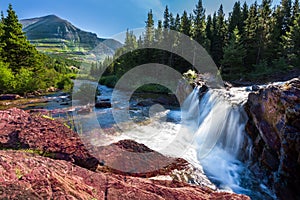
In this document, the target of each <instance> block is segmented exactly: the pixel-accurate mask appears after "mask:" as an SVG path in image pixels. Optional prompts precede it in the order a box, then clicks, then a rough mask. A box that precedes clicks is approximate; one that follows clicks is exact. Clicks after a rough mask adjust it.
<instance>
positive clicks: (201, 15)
mask: <svg viewBox="0 0 300 200" xmlns="http://www.w3.org/2000/svg"><path fill="white" fill-rule="evenodd" d="M193 12H194V15H195V17H194V36H193V38H194V39H195V40H196V41H197V42H198V43H199V44H201V45H203V46H207V38H206V34H205V9H204V8H203V5H202V0H199V1H198V4H197V5H196V9H194V11H193Z"/></svg>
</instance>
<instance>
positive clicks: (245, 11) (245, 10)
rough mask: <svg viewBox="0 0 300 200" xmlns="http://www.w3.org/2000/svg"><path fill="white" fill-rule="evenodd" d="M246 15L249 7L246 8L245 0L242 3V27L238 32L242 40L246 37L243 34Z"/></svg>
mask: <svg viewBox="0 0 300 200" xmlns="http://www.w3.org/2000/svg"><path fill="white" fill-rule="evenodd" d="M248 15H249V9H248V5H247V3H246V2H245V3H244V4H243V8H242V24H243V25H242V29H241V30H240V34H241V37H242V40H245V38H246V34H245V27H246V21H247V19H248Z"/></svg>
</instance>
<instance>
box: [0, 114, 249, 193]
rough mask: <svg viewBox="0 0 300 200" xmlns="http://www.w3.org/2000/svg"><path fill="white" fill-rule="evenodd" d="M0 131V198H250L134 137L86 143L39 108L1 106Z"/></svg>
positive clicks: (183, 161)
mask: <svg viewBox="0 0 300 200" xmlns="http://www.w3.org/2000/svg"><path fill="white" fill-rule="evenodd" d="M0 130H1V131H0V148H1V149H2V150H0V199H249V198H248V197H247V196H244V195H237V194H232V193H226V192H219V191H217V190H214V189H211V188H208V187H207V185H209V184H211V183H210V182H209V181H208V180H207V179H206V177H205V175H203V176H202V175H201V172H200V171H197V169H195V168H194V167H193V166H191V165H190V164H189V163H188V162H187V161H185V160H183V159H178V158H169V157H166V156H164V155H162V154H159V153H158V152H155V151H153V150H151V149H149V148H148V147H146V146H145V145H143V144H139V143H136V142H134V141H131V140H123V141H119V142H117V143H114V144H111V145H108V146H104V147H92V146H89V147H87V146H84V145H83V143H82V142H81V140H80V138H79V137H78V135H77V134H76V133H74V132H73V131H72V130H70V129H69V127H67V126H66V125H65V124H63V123H62V122H60V121H57V120H54V119H52V118H51V117H49V116H46V115H42V114H39V113H36V112H34V113H30V112H25V111H23V110H20V109H16V108H13V109H9V110H5V111H0ZM86 148H89V149H91V148H94V149H93V150H94V151H93V152H95V153H94V154H93V155H91V154H90V151H88V150H87V149H86ZM8 149H14V150H8ZM149 155H150V156H149ZM128 156H129V157H128ZM165 163H168V164H167V165H166V164H165ZM137 164H138V165H137ZM118 166H121V167H122V170H118V168H117V167H118ZM146 166H149V169H147V170H145V167H146ZM141 168H143V170H142V171H139V169H141ZM199 174H200V175H199ZM168 177H169V178H170V179H168ZM188 183H197V184H198V186H196V185H194V186H192V185H190V184H188ZM199 185H202V186H199ZM209 186H211V185H209Z"/></svg>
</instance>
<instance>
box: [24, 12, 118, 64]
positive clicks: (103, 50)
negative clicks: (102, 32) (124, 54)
mask: <svg viewBox="0 0 300 200" xmlns="http://www.w3.org/2000/svg"><path fill="white" fill-rule="evenodd" d="M20 22H21V24H22V25H23V31H24V32H25V34H26V36H27V38H28V40H29V41H30V42H31V43H32V44H34V45H35V46H36V47H37V49H38V50H40V51H43V52H46V53H67V54H68V55H71V56H72V54H73V56H74V57H78V55H82V56H81V58H79V59H83V58H82V57H83V56H84V57H85V59H87V60H101V59H103V58H104V57H107V56H113V54H114V52H115V51H116V49H118V48H120V47H121V46H122V44H121V43H120V42H118V41H116V40H114V39H110V38H98V36H97V34H95V33H92V32H88V31H83V30H81V29H80V28H78V27H76V26H74V25H73V24H72V23H71V22H69V21H67V20H65V19H62V18H60V17H58V16H57V15H53V14H51V15H46V16H42V17H35V18H30V19H22V20H20ZM95 50H96V51H95ZM94 52H97V54H96V55H95V53H94Z"/></svg>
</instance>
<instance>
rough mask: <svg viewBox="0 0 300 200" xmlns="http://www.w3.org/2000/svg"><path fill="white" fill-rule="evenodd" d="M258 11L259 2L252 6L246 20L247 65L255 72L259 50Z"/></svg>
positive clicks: (245, 44)
mask: <svg viewBox="0 0 300 200" xmlns="http://www.w3.org/2000/svg"><path fill="white" fill-rule="evenodd" d="M257 22H258V10H257V2H255V3H254V4H252V5H251V6H250V10H249V15H248V18H247V20H246V26H245V33H246V38H245V39H244V46H245V48H246V50H247V56H246V59H245V61H246V62H245V64H246V65H247V67H248V71H253V65H255V64H258V63H257V48H258V40H259V38H258V23H257Z"/></svg>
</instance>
